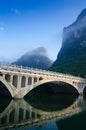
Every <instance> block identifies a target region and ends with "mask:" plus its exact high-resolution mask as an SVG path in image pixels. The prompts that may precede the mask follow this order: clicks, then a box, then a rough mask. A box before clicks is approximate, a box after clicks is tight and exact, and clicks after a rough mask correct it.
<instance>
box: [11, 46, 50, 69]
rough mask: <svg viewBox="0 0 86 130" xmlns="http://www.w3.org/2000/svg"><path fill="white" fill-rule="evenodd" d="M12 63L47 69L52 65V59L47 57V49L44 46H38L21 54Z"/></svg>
mask: <svg viewBox="0 0 86 130" xmlns="http://www.w3.org/2000/svg"><path fill="white" fill-rule="evenodd" d="M13 64H16V65H22V66H28V67H32V68H38V69H48V68H49V67H50V66H51V65H52V61H51V60H50V59H49V58H48V54H47V50H46V49H45V48H44V47H39V48H36V49H35V50H33V51H31V52H27V53H26V54H24V55H22V56H21V57H20V58H19V59H18V60H17V61H16V62H14V63H13Z"/></svg>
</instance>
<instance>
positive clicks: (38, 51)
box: [25, 47, 48, 56]
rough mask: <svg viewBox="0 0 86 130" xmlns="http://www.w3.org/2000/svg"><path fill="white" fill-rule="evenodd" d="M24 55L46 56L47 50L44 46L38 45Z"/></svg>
mask: <svg viewBox="0 0 86 130" xmlns="http://www.w3.org/2000/svg"><path fill="white" fill-rule="evenodd" d="M25 55H42V56H47V55H48V54H47V50H46V48H44V47H38V48H36V49H35V50H33V51H31V52H27V53H26V54H25Z"/></svg>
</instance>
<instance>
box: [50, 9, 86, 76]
mask: <svg viewBox="0 0 86 130" xmlns="http://www.w3.org/2000/svg"><path fill="white" fill-rule="evenodd" d="M50 69H51V70H53V71H57V72H61V73H68V74H72V75H78V76H86V9H84V10H82V12H81V13H80V14H79V16H78V17H77V20H76V21H75V22H74V23H73V24H71V25H70V26H68V27H65V28H64V29H63V41H62V47H61V49H60V51H59V53H58V56H57V59H56V61H55V62H54V63H53V65H52V67H51V68H50Z"/></svg>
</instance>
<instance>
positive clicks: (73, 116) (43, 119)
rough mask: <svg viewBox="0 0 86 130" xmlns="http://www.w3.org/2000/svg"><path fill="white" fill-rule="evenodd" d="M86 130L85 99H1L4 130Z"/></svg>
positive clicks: (33, 96) (0, 126)
mask: <svg viewBox="0 0 86 130" xmlns="http://www.w3.org/2000/svg"><path fill="white" fill-rule="evenodd" d="M82 129H86V101H85V98H84V97H83V96H73V95H62V94H49V95H46V94H45V95H37V94H30V95H29V96H27V97H26V98H25V99H21V100H12V99H9V98H6V97H0V130H82Z"/></svg>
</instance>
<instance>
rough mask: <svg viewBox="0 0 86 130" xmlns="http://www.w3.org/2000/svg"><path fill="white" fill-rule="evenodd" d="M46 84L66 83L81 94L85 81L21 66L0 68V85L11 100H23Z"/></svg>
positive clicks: (85, 84)
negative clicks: (33, 90) (6, 91)
mask: <svg viewBox="0 0 86 130" xmlns="http://www.w3.org/2000/svg"><path fill="white" fill-rule="evenodd" d="M48 82H62V83H67V84H69V85H71V86H72V87H73V88H74V89H76V90H77V92H78V93H79V94H83V91H84V89H85V87H86V79H84V78H80V77H75V76H71V75H66V74H62V73H56V72H52V71H46V70H40V69H33V68H28V67H27V68H22V66H20V67H19V66H11V65H9V66H5V65H1V66H0V83H2V84H3V85H4V86H5V88H7V89H8V91H9V93H10V95H11V97H12V98H23V97H24V96H25V95H26V94H27V93H29V92H30V91H31V90H32V89H34V88H35V87H37V86H39V85H41V84H44V83H48Z"/></svg>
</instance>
